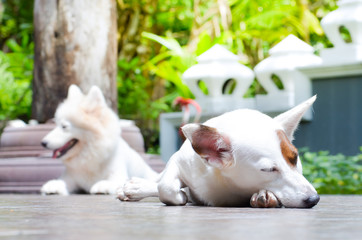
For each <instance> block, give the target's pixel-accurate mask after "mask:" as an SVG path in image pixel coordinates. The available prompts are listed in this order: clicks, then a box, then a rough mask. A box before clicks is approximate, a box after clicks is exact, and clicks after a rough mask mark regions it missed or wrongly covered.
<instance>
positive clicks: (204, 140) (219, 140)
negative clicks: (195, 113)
mask: <svg viewBox="0 0 362 240" xmlns="http://www.w3.org/2000/svg"><path fill="white" fill-rule="evenodd" d="M182 131H183V133H184V135H185V137H186V138H187V139H188V140H190V142H191V145H192V147H193V149H194V150H195V152H196V153H197V154H198V155H199V156H200V157H201V158H203V159H205V160H206V161H207V162H208V163H209V164H210V165H211V166H213V167H217V168H220V169H221V168H224V167H227V166H229V165H231V164H232V162H233V161H232V150H231V144H230V140H229V138H228V137H227V136H226V135H225V134H222V133H220V132H218V131H217V130H216V128H212V127H208V126H205V125H202V124H195V123H191V124H186V125H185V126H183V127H182Z"/></svg>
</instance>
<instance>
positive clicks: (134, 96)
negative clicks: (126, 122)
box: [117, 58, 176, 152]
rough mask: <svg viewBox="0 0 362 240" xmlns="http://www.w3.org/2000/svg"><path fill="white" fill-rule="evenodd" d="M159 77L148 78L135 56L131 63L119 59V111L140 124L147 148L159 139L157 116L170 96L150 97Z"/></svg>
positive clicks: (167, 106) (167, 103)
mask: <svg viewBox="0 0 362 240" xmlns="http://www.w3.org/2000/svg"><path fill="white" fill-rule="evenodd" d="M156 81H158V80H153V81H152V80H150V79H147V78H146V77H145V73H144V72H143V70H142V66H140V62H139V59H138V58H134V59H132V60H131V61H130V62H127V61H125V60H122V59H121V60H118V75H117V89H118V100H119V101H118V112H119V115H120V116H121V117H122V118H125V119H133V120H135V121H136V123H137V125H138V126H139V127H140V129H141V131H142V134H143V136H144V138H145V145H146V148H147V149H148V150H149V151H153V152H157V151H158V150H150V149H151V148H152V147H153V146H157V145H158V144H157V142H158V131H159V128H158V121H157V120H158V117H159V115H160V113H161V112H168V111H170V110H171V108H170V107H169V106H170V105H171V104H170V102H171V101H172V99H173V98H175V97H176V95H173V96H171V97H170V96H166V97H162V98H159V99H152V95H153V94H152V92H153V91H155V86H157V84H156V83H155V82H156Z"/></svg>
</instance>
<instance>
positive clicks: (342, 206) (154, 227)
mask: <svg viewBox="0 0 362 240" xmlns="http://www.w3.org/2000/svg"><path fill="white" fill-rule="evenodd" d="M0 239H84V240H90V239H102V240H103V239H183V240H186V239H223V240H228V239H248V240H249V239H263V240H265V239H267V240H273V239H278V240H280V239H293V240H294V239H308V240H314V239H317V240H319V239H328V240H330V239H343V240H347V239H348V240H351V239H362V196H323V195H322V196H321V201H320V203H319V204H318V205H317V206H316V207H314V208H313V209H252V208H212V207H197V206H184V207H167V206H164V205H163V204H162V203H160V202H158V200H156V199H148V200H145V201H142V202H120V201H118V200H116V199H115V198H114V197H112V196H89V195H73V196H69V197H60V196H40V195H0Z"/></svg>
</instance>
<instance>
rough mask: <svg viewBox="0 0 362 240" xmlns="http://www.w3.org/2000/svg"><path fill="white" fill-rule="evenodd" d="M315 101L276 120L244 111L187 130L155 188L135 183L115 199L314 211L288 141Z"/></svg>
mask: <svg viewBox="0 0 362 240" xmlns="http://www.w3.org/2000/svg"><path fill="white" fill-rule="evenodd" d="M315 99H316V97H312V98H311V99H309V100H307V101H306V102H304V103H302V104H300V105H298V106H296V107H295V108H293V109H291V110H289V111H287V112H285V113H283V114H281V115H279V116H277V117H275V118H274V119H273V118H270V117H269V116H267V115H265V114H262V113H260V112H258V111H254V110H248V109H244V110H236V111H233V112H229V113H225V114H223V115H221V116H219V117H215V118H213V119H210V120H209V121H207V122H205V123H204V124H202V125H200V124H187V125H185V126H184V127H183V128H182V131H183V133H184V134H185V136H186V137H187V140H186V141H185V142H184V144H183V145H182V146H181V148H180V150H179V151H178V152H176V153H175V154H174V155H173V156H172V157H171V158H170V160H169V162H168V164H167V166H166V168H165V170H164V171H163V172H162V173H161V175H160V178H159V180H158V182H157V183H155V182H152V181H147V180H144V179H140V178H134V179H132V180H131V181H129V182H127V183H126V184H125V185H124V187H123V188H120V189H119V190H118V198H119V199H121V200H130V201H132V200H140V199H142V198H145V197H150V196H154V197H157V196H158V197H159V198H160V200H161V201H162V202H163V203H165V204H167V205H184V204H186V203H187V202H193V203H195V204H201V205H209V206H250V205H251V206H252V207H281V206H284V207H290V208H311V207H313V206H314V205H316V204H317V203H318V201H319V196H318V194H317V192H316V190H315V189H314V188H313V186H312V185H311V184H310V183H309V182H308V181H307V180H306V179H305V178H304V177H303V175H302V165H301V162H300V160H299V157H298V152H297V149H296V148H295V147H294V146H293V145H292V143H291V141H292V140H293V133H294V131H295V129H296V128H297V126H298V124H299V122H300V120H301V118H302V116H303V114H304V113H305V111H306V110H307V109H309V107H310V106H311V105H312V104H313V102H314V101H315ZM186 192H187V193H186Z"/></svg>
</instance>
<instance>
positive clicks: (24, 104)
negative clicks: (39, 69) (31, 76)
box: [0, 51, 31, 134]
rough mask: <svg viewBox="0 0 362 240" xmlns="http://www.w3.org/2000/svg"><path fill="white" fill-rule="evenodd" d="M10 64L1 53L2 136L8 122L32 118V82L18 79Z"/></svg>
mask: <svg viewBox="0 0 362 240" xmlns="http://www.w3.org/2000/svg"><path fill="white" fill-rule="evenodd" d="M10 62H11V61H10V60H9V58H8V57H7V56H6V55H5V54H4V53H3V52H1V51H0V134H1V130H2V129H3V127H4V126H5V124H6V121H7V120H10V119H14V118H21V119H24V120H28V119H29V118H30V106H31V90H30V81H27V80H23V79H16V78H15V77H14V72H13V71H12V70H11V63H10Z"/></svg>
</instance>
